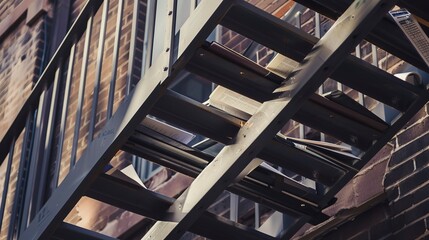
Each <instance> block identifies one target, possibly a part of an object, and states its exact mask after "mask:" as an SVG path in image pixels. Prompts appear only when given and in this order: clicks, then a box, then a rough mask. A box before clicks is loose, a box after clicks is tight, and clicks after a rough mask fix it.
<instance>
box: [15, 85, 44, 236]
mask: <svg viewBox="0 0 429 240" xmlns="http://www.w3.org/2000/svg"><path fill="white" fill-rule="evenodd" d="M45 96H46V90H44V91H43V92H42V93H41V94H40V98H39V106H38V108H37V111H35V113H37V114H35V115H36V116H35V117H36V122H35V123H33V126H34V130H33V131H34V134H33V137H32V139H31V140H30V141H31V145H32V146H31V152H30V154H31V155H30V158H31V161H30V165H29V169H28V178H27V185H26V189H25V200H24V203H23V214H22V221H23V222H22V224H21V231H23V230H25V229H26V228H27V226H28V224H29V222H30V220H31V217H32V216H33V214H35V212H34V211H35V210H34V206H32V198H33V193H34V190H35V188H36V183H35V179H36V175H37V163H38V161H37V160H38V156H39V155H38V154H39V149H40V144H41V143H40V141H41V139H40V138H41V135H42V129H41V126H42V118H43V111H44V109H43V106H44V105H45V103H44V101H45Z"/></svg>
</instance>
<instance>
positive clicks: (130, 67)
mask: <svg viewBox="0 0 429 240" xmlns="http://www.w3.org/2000/svg"><path fill="white" fill-rule="evenodd" d="M139 2H140V1H139V0H134V5H133V20H132V24H131V38H130V48H129V50H128V51H129V57H128V71H127V85H126V92H125V94H126V96H128V95H129V94H130V92H131V89H132V87H133V86H132V85H133V84H135V83H133V81H132V80H133V76H134V72H135V68H136V67H137V66H135V61H134V60H135V55H136V38H137V29H138V15H139V10H140V8H139V6H140V4H139Z"/></svg>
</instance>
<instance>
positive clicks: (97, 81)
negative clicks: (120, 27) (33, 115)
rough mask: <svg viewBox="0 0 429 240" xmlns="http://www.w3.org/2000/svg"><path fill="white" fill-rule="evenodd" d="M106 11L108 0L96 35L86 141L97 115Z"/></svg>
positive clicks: (90, 134) (91, 136)
mask: <svg viewBox="0 0 429 240" xmlns="http://www.w3.org/2000/svg"><path fill="white" fill-rule="evenodd" d="M108 13H109V0H105V1H104V5H103V13H102V16H101V23H100V26H101V27H100V35H99V37H98V52H97V65H96V69H95V81H94V92H93V99H92V108H91V119H90V122H89V132H88V142H92V139H93V137H94V128H95V121H96V117H97V105H98V92H99V91H100V79H101V68H102V66H103V53H104V42H105V35H106V27H107V16H108Z"/></svg>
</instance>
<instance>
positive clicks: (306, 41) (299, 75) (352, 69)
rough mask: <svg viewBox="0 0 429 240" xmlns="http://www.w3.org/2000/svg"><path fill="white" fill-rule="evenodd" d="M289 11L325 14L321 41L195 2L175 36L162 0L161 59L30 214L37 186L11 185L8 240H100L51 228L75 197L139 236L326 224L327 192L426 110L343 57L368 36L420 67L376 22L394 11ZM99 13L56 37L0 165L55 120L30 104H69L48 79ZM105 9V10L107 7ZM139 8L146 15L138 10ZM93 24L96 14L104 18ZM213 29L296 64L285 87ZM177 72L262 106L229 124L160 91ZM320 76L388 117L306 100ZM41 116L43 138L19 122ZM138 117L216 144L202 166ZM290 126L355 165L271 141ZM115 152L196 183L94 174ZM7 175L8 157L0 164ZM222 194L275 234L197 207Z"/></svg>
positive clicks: (388, 77)
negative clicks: (278, 216)
mask: <svg viewBox="0 0 429 240" xmlns="http://www.w3.org/2000/svg"><path fill="white" fill-rule="evenodd" d="M298 2H300V3H302V4H303V5H305V6H308V7H310V8H312V9H314V10H316V11H319V12H320V13H322V14H325V15H327V16H329V17H333V18H338V20H337V21H336V23H335V24H334V26H333V27H332V28H331V30H330V31H329V32H328V33H327V34H326V35H325V36H323V38H321V39H320V40H319V39H317V38H316V37H313V36H311V35H309V34H307V33H305V32H304V31H302V30H300V29H297V28H295V27H294V26H292V25H290V24H288V23H285V22H284V21H282V20H281V19H278V18H276V17H275V16H272V15H270V14H269V13H266V12H264V11H262V10H260V9H258V8H256V7H255V6H253V5H251V4H249V3H247V2H244V1H239V0H223V1H222V0H209V1H208V0H207V1H202V2H201V3H200V4H199V5H198V7H197V8H196V9H195V11H194V12H193V13H192V14H191V15H190V17H189V18H188V20H187V21H186V22H185V23H184V25H183V26H182V27H181V28H180V30H178V34H175V33H176V29H174V27H173V26H175V18H176V16H175V9H176V3H175V1H173V0H169V1H168V7H167V10H166V11H165V12H157V14H161V16H164V17H165V18H166V19H167V20H166V24H165V36H164V37H165V38H164V40H163V43H164V46H163V52H162V53H161V54H160V55H159V56H158V57H156V56H152V60H149V62H151V64H150V63H147V64H149V65H150V67H149V68H148V69H147V70H146V71H145V73H144V75H143V77H142V78H141V80H140V81H139V82H138V83H137V84H136V86H135V87H134V89H133V90H132V91H131V92H130V94H129V96H127V97H126V98H125V100H124V102H123V103H122V104H121V105H120V106H119V107H118V109H117V110H116V112H115V113H114V114H113V115H112V117H111V118H109V120H108V121H107V123H106V124H105V126H104V128H103V130H102V131H101V134H100V135H99V137H98V138H95V139H93V140H92V133H91V136H90V137H91V139H90V141H89V143H88V146H87V148H86V150H85V151H84V152H83V153H82V155H81V157H80V159H79V161H77V162H76V163H75V164H74V165H73V166H71V170H70V172H69V174H68V175H67V177H66V178H65V179H64V181H63V182H61V184H60V185H59V186H58V188H56V189H55V190H54V191H53V192H52V194H51V196H50V197H49V198H48V199H46V201H43V200H40V201H39V203H40V204H39V205H40V206H32V205H31V204H30V202H31V201H30V200H31V199H33V198H35V197H36V198H37V197H38V195H37V192H36V191H35V190H34V189H36V186H37V185H38V184H37V183H36V184H24V185H21V186H24V187H25V186H26V188H24V189H19V188H18V189H17V191H16V192H17V193H20V192H21V195H20V194H17V195H16V196H17V197H16V201H15V207H14V208H13V209H15V210H16V211H15V212H14V213H13V214H15V215H13V214H12V216H13V217H14V218H15V219H14V218H12V219H14V220H13V222H11V223H10V225H11V227H10V231H9V237H10V239H12V236H18V238H19V239H49V238H51V237H52V238H56V239H111V238H109V237H107V236H104V235H101V234H98V233H95V232H91V231H88V230H84V229H81V228H78V227H76V226H72V225H70V224H67V223H64V222H63V219H64V218H65V217H66V215H67V214H68V213H69V211H70V210H71V209H72V208H73V206H74V205H75V204H76V203H77V201H78V200H79V199H80V197H81V196H89V197H91V198H93V199H97V200H99V201H102V202H105V203H108V204H111V205H113V206H116V207H118V208H122V209H125V210H128V211H131V212H134V213H137V214H140V215H144V216H147V217H148V218H151V219H153V220H156V221H157V222H156V224H154V225H153V227H152V228H151V229H150V230H149V232H148V233H147V234H146V235H145V237H144V239H179V238H180V237H181V236H182V235H183V234H184V233H185V232H186V231H191V232H194V233H196V234H199V235H201V236H205V237H208V238H212V239H288V238H290V237H292V236H293V235H294V234H295V233H296V231H298V230H299V228H300V227H301V226H302V225H303V224H305V223H310V224H318V223H321V222H323V221H325V220H326V219H327V218H328V216H326V215H325V214H323V213H322V210H323V209H324V208H326V207H327V206H329V205H330V204H332V203H333V202H334V201H335V199H334V196H335V194H336V193H337V192H338V191H339V190H341V189H342V188H343V187H344V186H345V185H346V183H347V182H348V181H350V179H352V177H353V176H354V175H355V174H357V173H358V171H359V170H360V169H361V168H362V167H363V166H364V165H365V164H366V163H367V162H368V161H369V160H370V159H371V158H372V157H374V155H375V154H376V153H377V152H378V151H379V150H380V149H381V148H382V147H383V146H384V145H385V144H386V143H388V142H389V140H390V139H391V138H392V137H393V136H394V135H395V134H396V133H397V132H398V131H399V130H400V129H401V128H402V127H403V126H404V125H405V124H406V123H407V122H408V121H409V120H410V119H411V118H412V117H413V116H414V115H415V114H416V113H417V112H418V111H419V110H420V109H421V108H422V107H423V106H424V105H425V104H426V103H427V101H428V100H429V94H428V92H427V90H426V88H425V87H422V86H415V85H412V84H410V83H408V82H405V81H403V80H401V79H399V78H397V77H395V76H394V75H392V74H389V73H388V72H385V71H383V70H381V69H379V68H377V67H375V66H373V65H371V64H369V63H367V62H365V61H363V60H361V59H359V58H357V57H355V56H352V55H350V52H352V51H353V50H354V48H355V46H356V45H357V44H359V43H360V41H361V40H362V39H364V38H367V37H368V38H367V39H368V40H370V41H373V42H374V43H375V44H377V45H378V46H380V47H381V48H385V49H386V50H388V51H391V52H392V53H393V54H397V56H399V57H401V58H402V59H403V60H405V61H407V62H410V63H412V64H414V65H416V66H418V67H421V68H422V69H424V70H427V66H425V65H424V63H423V62H422V60H420V59H419V58H418V57H416V56H417V55H416V54H414V52H413V50H412V47H411V44H410V43H408V42H407V40H406V39H405V38H404V37H402V38H401V37H398V38H394V37H393V36H394V34H395V33H396V32H397V31H398V29H396V28H394V27H393V26H391V25H389V24H390V22H389V20H388V19H387V15H386V13H387V11H388V10H389V9H391V8H392V7H393V5H394V1H389V0H373V1H364V0H357V1H354V2H352V3H351V4H349V5H347V6H346V7H343V6H339V5H340V4H336V1H329V3H326V4H324V5H322V4H320V3H319V2H318V1H307V0H300V1H298ZM152 3H153V2H152ZM101 4H103V1H101V0H89V1H88V3H87V5H86V6H85V7H84V9H83V11H82V13H81V14H80V16H79V17H78V18H77V20H76V22H75V23H74V24H73V26H72V27H71V29H70V30H69V33H68V34H67V36H66V38H65V39H64V41H63V43H62V44H61V46H60V48H59V49H58V51H57V52H56V54H55V55H54V57H53V59H52V60H51V62H50V63H49V65H48V66H47V68H46V70H45V72H44V73H43V75H42V76H41V77H40V79H39V81H38V83H37V84H36V86H35V87H34V90H33V92H32V93H31V96H30V97H29V98H28V100H27V101H26V103H25V104H24V107H23V108H22V109H21V110H20V112H19V114H18V116H17V117H16V119H15V121H14V122H13V124H12V126H11V127H10V128H9V129H8V131H7V133H6V135H5V137H4V138H3V139H2V141H1V142H0V159H2V161H3V160H7V159H6V157H7V156H9V159H11V156H12V155H13V153H14V144H15V141H16V140H17V138H18V137H19V136H20V134H21V133H23V132H25V134H27V135H34V136H39V137H33V138H31V137H30V136H27V137H25V138H26V139H27V140H28V141H34V142H33V143H32V144H33V149H34V148H36V147H34V146H42V145H43V144H45V143H46V145H49V144H48V143H49V141H52V140H50V139H51V138H52V136H51V135H52V131H53V129H54V126H53V124H54V122H55V121H54V120H53V119H54V118H58V116H57V115H56V114H55V112H56V111H59V106H56V105H55V104H52V103H49V104H48V105H46V103H45V104H44V103H43V101H42V99H44V98H45V97H44V96H45V95H46V94H48V95H52V94H53V95H52V96H51V100H52V102H54V101H55V100H54V99H59V98H61V97H63V98H68V97H69V96H58V95H55V94H59V93H58V91H57V90H55V89H56V88H58V86H57V85H58V84H60V83H59V82H60V81H61V80H60V78H61V77H60V75H61V74H60V73H61V71H64V68H68V70H72V69H70V67H67V64H66V63H70V62H72V61H73V60H72V59H73V56H74V51H75V45H76V41H77V40H76V39H79V38H80V37H81V36H82V34H83V32H84V31H87V33H86V34H87V35H88V34H90V32H91V29H90V28H91V27H87V28H85V27H84V26H85V25H87V26H90V25H91V21H92V17H93V16H94V15H95V13H96V12H97V10H98V8H99V7H100V6H101ZM104 4H105V6H106V5H107V6H108V4H107V3H106V1H104ZM148 9H149V10H150V9H152V10H154V9H155V7H154V6H153V5H151V3H149V5H148ZM416 9H418V7H416ZM103 10H104V11H107V10H105V9H103ZM410 10H411V11H412V10H413V9H410ZM103 16H104V15H103ZM384 16H386V17H384ZM104 17H105V18H107V14H106V16H104ZM102 21H106V19H103V20H102ZM147 21H150V20H147ZM152 21H154V20H152ZM87 23H88V24H87ZM152 24H156V22H155V23H154V22H152ZM218 24H220V25H222V26H224V27H227V28H229V29H231V30H233V31H235V32H237V33H239V34H241V35H243V36H245V37H247V38H249V39H252V40H254V41H256V42H258V43H260V44H262V45H264V46H266V47H268V48H270V49H272V50H274V51H276V52H278V53H279V54H282V55H284V56H286V57H288V58H290V59H293V60H295V61H298V62H300V65H299V66H298V68H297V69H295V70H294V72H293V73H292V74H291V75H289V76H288V77H287V78H286V79H284V78H282V77H281V76H279V75H277V74H275V73H273V72H270V71H269V70H267V69H266V68H264V67H261V66H259V65H258V64H256V63H254V62H252V61H250V60H249V59H247V58H245V57H243V56H242V55H240V54H238V53H236V52H234V51H231V50H230V49H228V48H226V47H225V46H222V45H220V44H217V43H215V42H207V41H206V39H207V37H208V36H209V35H210V33H211V32H212V31H213V29H215V28H216V26H217V25H218ZM384 25H389V26H390V28H392V29H393V30H394V31H393V30H392V33H386V34H384V31H385V29H384V28H383V27H381V26H384ZM408 50H409V51H408ZM149 51H150V50H149ZM148 54H149V53H148ZM65 56H67V57H65ZM70 66H72V65H70ZM184 71H186V72H189V73H191V74H194V75H198V76H199V77H203V78H205V79H206V80H209V81H211V82H213V83H216V84H218V85H221V86H224V87H226V88H228V89H231V90H233V91H235V92H237V93H239V94H241V95H243V96H246V97H249V98H252V99H254V100H257V101H259V102H262V106H261V107H260V108H259V109H258V111H257V112H256V113H255V114H254V115H253V116H251V117H250V118H249V119H240V118H237V117H235V116H232V115H229V114H227V113H226V112H223V111H221V110H218V109H214V108H212V107H209V106H206V105H204V104H202V103H199V102H197V101H194V100H192V99H190V98H187V97H185V96H183V95H180V94H178V93H176V92H174V91H172V90H170V89H169V86H170V84H171V83H172V82H174V81H175V80H176V79H177V78H178V77H179V76H180V74H181V73H183V72H184ZM328 77H330V78H332V79H334V80H335V81H337V82H339V83H342V84H344V85H346V86H348V87H350V88H353V89H354V90H356V91H358V92H360V93H362V94H364V95H366V96H369V97H371V98H373V99H375V100H377V101H379V102H380V103H383V104H386V105H389V106H390V107H393V108H395V109H396V110H398V111H400V112H401V114H400V115H399V116H398V118H396V119H395V121H393V122H385V121H379V120H377V119H374V118H372V117H371V116H368V115H367V114H365V112H364V111H359V108H353V107H349V106H345V105H344V104H342V103H341V102H338V101H335V99H332V98H327V97H324V96H321V95H319V94H318V93H317V89H318V88H319V86H320V85H321V84H323V82H324V81H325V80H326V79H327V78H328ZM46 101H49V100H46ZM48 109H49V110H50V113H49V114H48V116H49V117H48V120H47V121H46V124H47V125H46V126H44V129H45V130H43V131H41V130H38V129H39V128H36V129H35V130H32V129H31V128H32V127H31V126H32V124H31V122H32V121H35V122H37V123H39V122H42V118H41V116H39V115H41V112H43V111H48ZM148 114H150V115H152V116H155V117H157V118H159V119H162V120H165V121H167V122H169V123H172V124H174V125H175V126H178V127H180V128H183V129H186V130H187V131H190V132H193V133H196V134H199V135H202V136H205V137H206V138H209V139H211V140H214V142H217V143H221V144H224V145H225V147H223V149H222V150H221V151H220V152H219V153H218V154H217V155H215V156H214V155H213V154H210V153H208V152H205V151H204V150H203V149H198V148H196V147H192V146H189V145H186V144H183V143H180V142H178V141H175V140H173V139H171V138H169V137H167V136H165V135H163V134H161V133H159V132H156V131H154V130H152V129H149V128H147V127H145V126H144V125H143V124H142V121H143V119H144V118H145V117H146V116H147V115H148ZM34 116H36V117H35V118H34ZM289 120H295V121H297V122H300V123H302V124H304V125H306V126H308V127H311V128H312V129H315V130H318V131H320V132H323V133H324V134H326V135H329V136H331V137H333V138H335V139H337V140H338V141H339V142H342V143H345V144H347V145H350V146H352V147H353V149H354V154H355V155H356V156H357V159H358V160H352V161H350V160H345V159H341V158H340V157H338V156H336V155H332V156H328V157H329V161H326V159H325V158H320V157H316V156H314V155H311V154H308V153H307V152H305V151H302V150H300V149H298V148H296V147H294V145H291V144H290V141H288V140H287V139H284V138H283V137H281V136H280V135H279V134H277V133H278V132H279V130H280V129H281V128H282V127H283V126H284V125H285V124H286V123H287V122H288V121H289ZM61 122H62V121H60V123H61ZM42 132H44V133H43V134H42ZM30 139H33V140H30ZM16 147H17V146H15V148H16ZM118 150H123V151H126V152H129V153H132V154H134V155H137V156H140V157H143V158H145V159H148V160H150V161H152V162H155V163H157V164H160V165H163V166H166V167H168V168H170V169H172V170H174V171H177V172H180V173H183V174H185V175H188V176H191V177H194V178H195V180H194V181H193V183H192V184H191V185H190V186H189V188H188V189H187V190H186V191H185V192H184V193H183V194H181V195H180V196H179V197H178V198H177V199H175V198H170V197H166V196H163V195H161V194H158V193H156V192H152V191H150V190H147V189H144V188H141V187H139V186H137V185H134V184H132V183H129V182H127V181H123V180H121V179H118V178H115V177H113V176H109V175H107V174H105V173H104V167H105V166H106V165H107V164H108V162H109V161H110V160H111V159H112V158H113V157H114V155H115V154H116V152H117V151H118ZM8 154H9V155H8ZM29 157H30V154H29V152H28V151H22V156H21V159H22V164H21V165H22V166H24V164H23V163H24V162H25V161H27V162H28V159H31V161H30V163H29V164H27V166H28V167H27V168H24V167H23V168H22V169H20V172H19V175H20V176H21V175H22V176H27V177H26V178H23V179H24V181H25V180H27V181H31V179H35V176H34V175H35V174H36V173H37V164H36V158H35V157H34V156H33V158H29ZM262 161H266V162H269V163H272V164H274V165H276V166H279V167H281V168H282V169H285V170H288V171H291V172H294V173H296V174H298V175H300V176H303V177H306V178H309V179H311V180H313V181H315V182H316V184H317V186H318V187H317V188H311V187H308V186H305V185H303V184H299V183H297V182H296V181H293V180H291V179H290V178H288V177H285V176H282V175H281V174H278V173H276V172H273V171H268V170H267V169H266V168H263V167H261V166H260V164H261V162H262ZM10 165H11V160H9V161H8V166H10ZM24 172H28V173H29V174H24ZM56 177H57V175H56ZM7 181H8V178H7ZM6 185H7V184H6ZM224 190H228V191H230V192H232V193H235V194H238V195H240V196H244V197H246V198H248V199H250V200H253V201H255V202H258V203H261V204H264V205H266V206H268V207H270V208H272V209H274V210H276V211H279V212H282V213H284V214H285V216H286V217H287V219H288V225H287V226H286V227H285V228H284V229H283V230H282V231H280V232H272V233H267V232H261V231H258V230H257V229H253V228H250V227H247V226H244V225H241V224H238V223H235V222H232V221H230V220H226V219H224V218H221V217H219V216H216V215H214V214H212V213H210V212H208V211H206V209H207V208H208V207H209V206H210V204H211V203H212V202H213V201H214V200H215V199H216V197H217V196H219V195H220V194H221V193H222V191H224ZM6 193H7V189H6ZM24 193H25V194H24ZM18 196H22V199H19V198H18ZM20 206H23V207H20ZM26 208H27V209H26ZM2 210H3V211H4V207H3V208H2ZM1 214H2V215H3V213H1ZM2 234H3V233H2Z"/></svg>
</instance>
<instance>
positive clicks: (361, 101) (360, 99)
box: [355, 44, 365, 106]
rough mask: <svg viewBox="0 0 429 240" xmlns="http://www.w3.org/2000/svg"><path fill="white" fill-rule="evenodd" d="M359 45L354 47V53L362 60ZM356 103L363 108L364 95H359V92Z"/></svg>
mask: <svg viewBox="0 0 429 240" xmlns="http://www.w3.org/2000/svg"><path fill="white" fill-rule="evenodd" d="M360 48H361V45H360V44H358V45H357V46H356V50H355V53H356V57H357V58H362V54H361V49H360ZM358 102H359V103H360V104H361V105H362V106H365V101H364V95H363V94H362V93H361V92H359V93H358Z"/></svg>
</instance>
